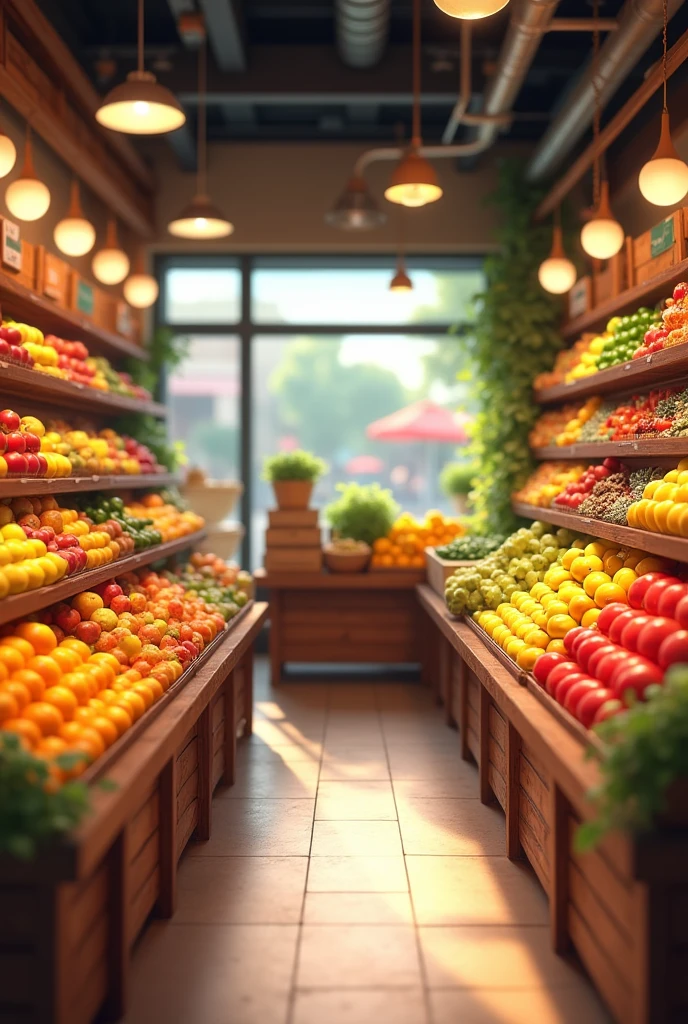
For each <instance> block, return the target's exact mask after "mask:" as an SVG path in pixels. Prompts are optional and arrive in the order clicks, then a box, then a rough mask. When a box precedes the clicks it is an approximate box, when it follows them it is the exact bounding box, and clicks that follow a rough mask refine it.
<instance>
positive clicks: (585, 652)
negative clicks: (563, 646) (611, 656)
mask: <svg viewBox="0 0 688 1024" xmlns="http://www.w3.org/2000/svg"><path fill="white" fill-rule="evenodd" d="M608 646H609V640H608V639H607V637H606V636H602V634H601V633H598V632H596V633H593V635H592V636H586V637H585V638H584V639H583V640H581V642H580V643H579V644H578V649H577V651H576V661H577V662H578V664H579V665H580V666H581V668H584V669H585V670H586V671H587V669H588V659H589V658H590V656H591V655H592V653H593V651H597V650H599V649H600V648H601V647H608Z"/></svg>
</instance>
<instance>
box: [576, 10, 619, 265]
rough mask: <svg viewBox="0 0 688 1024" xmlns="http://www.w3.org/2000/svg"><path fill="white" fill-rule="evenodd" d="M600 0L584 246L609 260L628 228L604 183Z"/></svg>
mask: <svg viewBox="0 0 688 1024" xmlns="http://www.w3.org/2000/svg"><path fill="white" fill-rule="evenodd" d="M598 8H599V0H593V18H594V22H595V28H594V32H593V66H592V83H593V90H594V93H595V116H594V121H593V141H594V147H595V161H594V163H593V203H594V209H593V213H592V216H591V217H590V219H589V220H588V222H587V224H585V226H584V227H583V230H582V231H581V236H580V240H581V245H582V246H583V250H584V252H586V253H587V254H588V256H592V257H594V258H595V259H598V260H608V259H610V258H611V257H612V256H616V254H617V252H619V250H620V249H621V246H622V245H623V243H624V230H623V228H622V227H621V225H620V224H619V222H618V220H616V218H615V217H614V214H613V213H612V208H611V205H610V202H609V182H608V181H607V180H606V178H605V179H604V180H603V181H601V182H600V163H601V154H600V113H601V111H600V86H599V80H598V74H599V52H600V29H599V18H598Z"/></svg>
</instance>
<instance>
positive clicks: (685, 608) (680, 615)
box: [674, 597, 688, 629]
mask: <svg viewBox="0 0 688 1024" xmlns="http://www.w3.org/2000/svg"><path fill="white" fill-rule="evenodd" d="M674 618H675V619H676V621H677V622H678V624H679V626H680V627H681V629H688V597H683V598H681V600H680V601H679V603H678V604H677V605H676V613H675V615H674Z"/></svg>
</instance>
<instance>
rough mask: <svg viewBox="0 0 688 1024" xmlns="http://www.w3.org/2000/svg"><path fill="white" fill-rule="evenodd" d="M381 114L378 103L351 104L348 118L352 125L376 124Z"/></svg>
mask: <svg viewBox="0 0 688 1024" xmlns="http://www.w3.org/2000/svg"><path fill="white" fill-rule="evenodd" d="M379 113H380V108H379V107H378V105H377V104H376V103H350V104H349V105H348V106H347V108H346V116H347V119H348V121H349V122H350V123H351V124H375V122H376V121H377V119H378V115H379Z"/></svg>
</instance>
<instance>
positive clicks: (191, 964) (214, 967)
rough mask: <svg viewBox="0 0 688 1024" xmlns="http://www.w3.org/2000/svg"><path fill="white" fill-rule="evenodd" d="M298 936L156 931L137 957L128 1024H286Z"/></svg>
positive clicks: (194, 928)
mask: <svg viewBox="0 0 688 1024" xmlns="http://www.w3.org/2000/svg"><path fill="white" fill-rule="evenodd" d="M297 931H298V929H297V928H296V927H294V926H291V925H278V926H265V925H232V926H231V927H230V926H227V925H203V926H201V925H178V926H175V925H171V924H167V923H165V924H157V923H156V924H153V925H151V927H149V929H148V930H147V932H146V933H145V935H144V936H143V940H142V941H141V943H140V944H139V946H138V947H137V949H136V953H135V956H134V961H133V965H132V972H131V988H130V999H129V1005H130V1007H131V1009H130V1010H129V1012H128V1013H127V1015H126V1017H124V1019H123V1024H151V1021H161V1022H162V1021H164V1022H165V1024H190V1022H191V1021H193V1024H228V1022H229V1021H231V1022H232V1024H267V1022H269V1024H285V1022H286V1018H287V1006H288V998H289V988H290V984H291V980H292V971H293V964H294V958H295V955H296V940H297ZM266 964H269V968H270V969H269V970H266Z"/></svg>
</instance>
